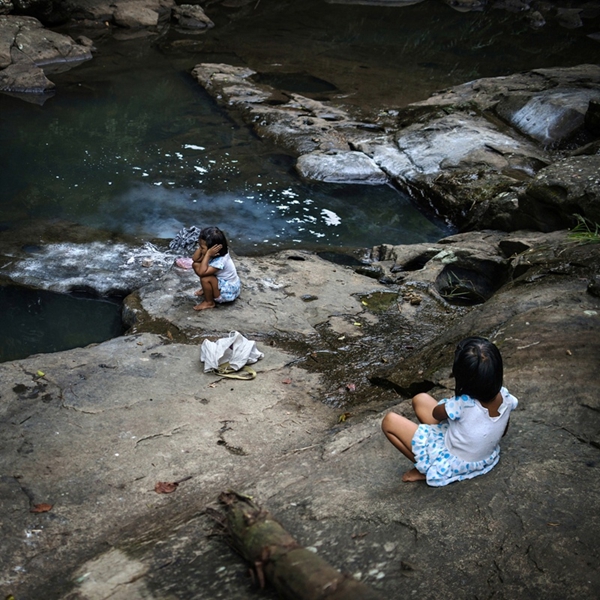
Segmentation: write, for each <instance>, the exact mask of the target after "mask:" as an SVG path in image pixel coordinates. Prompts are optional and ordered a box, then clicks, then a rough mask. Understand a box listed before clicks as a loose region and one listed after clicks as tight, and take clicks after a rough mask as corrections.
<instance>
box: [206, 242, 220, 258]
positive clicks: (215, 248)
mask: <svg viewBox="0 0 600 600" xmlns="http://www.w3.org/2000/svg"><path fill="white" fill-rule="evenodd" d="M222 248H223V245H222V244H215V245H214V246H211V247H210V248H209V249H208V254H209V255H210V256H217V254H219V252H221V250H222Z"/></svg>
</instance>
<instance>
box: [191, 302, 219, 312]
mask: <svg viewBox="0 0 600 600" xmlns="http://www.w3.org/2000/svg"><path fill="white" fill-rule="evenodd" d="M214 307H215V303H214V302H207V301H206V300H205V301H204V302H200V304H196V306H194V310H207V309H208V308H214Z"/></svg>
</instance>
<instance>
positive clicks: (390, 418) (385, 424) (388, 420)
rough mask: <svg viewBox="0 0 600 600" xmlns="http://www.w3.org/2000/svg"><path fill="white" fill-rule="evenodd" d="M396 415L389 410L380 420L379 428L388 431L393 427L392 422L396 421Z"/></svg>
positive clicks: (384, 431)
mask: <svg viewBox="0 0 600 600" xmlns="http://www.w3.org/2000/svg"><path fill="white" fill-rule="evenodd" d="M398 416H399V415H397V414H396V413H395V412H389V413H388V414H387V415H385V417H383V420H382V421H381V430H382V431H383V433H388V432H389V431H391V430H392V429H394V424H395V423H396V422H397V421H398Z"/></svg>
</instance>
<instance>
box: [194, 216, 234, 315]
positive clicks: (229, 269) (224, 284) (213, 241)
mask: <svg viewBox="0 0 600 600" xmlns="http://www.w3.org/2000/svg"><path fill="white" fill-rule="evenodd" d="M198 244H199V246H198V249H197V250H196V251H195V252H194V254H193V256H192V260H193V263H192V268H193V269H194V272H195V273H196V275H198V277H200V283H201V285H202V289H201V290H198V291H197V292H196V293H195V295H196V296H204V300H203V301H202V302H201V303H200V304H197V305H196V306H194V310H206V309H207V308H214V307H215V303H216V302H219V303H221V302H233V300H235V299H236V298H237V297H238V296H239V295H240V288H241V282H240V278H239V277H238V274H237V270H236V268H235V265H234V264H233V261H232V260H231V257H230V256H229V252H228V249H227V239H226V238H225V234H224V233H223V232H222V231H221V230H220V229H219V228H218V227H205V228H204V229H202V230H201V231H200V235H199V237H198Z"/></svg>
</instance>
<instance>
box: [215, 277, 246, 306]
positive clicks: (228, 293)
mask: <svg viewBox="0 0 600 600" xmlns="http://www.w3.org/2000/svg"><path fill="white" fill-rule="evenodd" d="M217 282H218V284H219V292H220V297H219V298H218V299H217V298H215V302H233V301H234V300H235V299H236V298H237V297H238V296H239V295H240V290H241V287H242V284H241V281H240V280H239V279H238V280H237V281H234V282H232V281H227V280H226V279H220V278H219V277H217Z"/></svg>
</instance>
